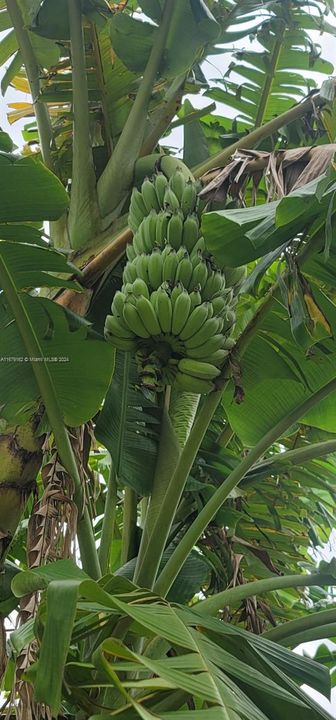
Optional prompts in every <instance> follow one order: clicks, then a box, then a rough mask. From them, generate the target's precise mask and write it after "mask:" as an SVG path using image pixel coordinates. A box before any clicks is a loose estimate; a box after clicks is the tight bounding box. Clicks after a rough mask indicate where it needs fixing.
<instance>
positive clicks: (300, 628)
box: [263, 576, 336, 646]
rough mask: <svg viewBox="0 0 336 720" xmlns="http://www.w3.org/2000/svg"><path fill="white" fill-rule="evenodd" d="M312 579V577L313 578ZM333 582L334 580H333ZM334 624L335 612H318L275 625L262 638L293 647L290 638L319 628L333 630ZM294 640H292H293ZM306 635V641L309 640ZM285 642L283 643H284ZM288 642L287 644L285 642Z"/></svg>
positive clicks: (332, 610) (335, 621)
mask: <svg viewBox="0 0 336 720" xmlns="http://www.w3.org/2000/svg"><path fill="white" fill-rule="evenodd" d="M313 577H314V576H313ZM334 582H335V580H334ZM335 623H336V610H335V608H332V609H331V610H321V611H320V612H314V613H312V614H311V615H307V616H306V617H300V618H295V620H289V622H286V623H282V624H281V625H277V627H274V628H272V629H271V630H268V631H267V632H265V633H263V637H265V638H267V640H272V642H281V644H283V645H287V644H288V645H291V646H292V645H293V643H292V637H293V636H294V635H297V634H301V633H303V632H307V631H308V630H312V629H316V628H320V627H321V626H324V627H325V626H326V625H329V624H330V625H332V626H333V628H334V629H335ZM293 639H294V638H293ZM309 639H310V638H309V636H308V633H307V640H309ZM284 641H285V642H284ZM286 641H288V642H286Z"/></svg>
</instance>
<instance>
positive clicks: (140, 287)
mask: <svg viewBox="0 0 336 720" xmlns="http://www.w3.org/2000/svg"><path fill="white" fill-rule="evenodd" d="M133 293H134V295H139V296H141V295H143V296H144V297H145V298H147V299H149V292H148V285H147V283H145V281H144V280H143V279H142V278H139V277H137V278H136V280H134V283H133Z"/></svg>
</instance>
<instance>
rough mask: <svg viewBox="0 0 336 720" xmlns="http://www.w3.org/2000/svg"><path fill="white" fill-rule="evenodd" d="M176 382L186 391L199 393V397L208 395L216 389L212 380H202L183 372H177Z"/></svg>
mask: <svg viewBox="0 0 336 720" xmlns="http://www.w3.org/2000/svg"><path fill="white" fill-rule="evenodd" d="M175 382H176V383H177V384H178V385H179V386H180V387H181V388H183V389H184V390H188V391H189V392H193V393H197V395H207V394H208V393H209V392H211V390H214V388H215V386H214V384H213V383H212V382H211V380H202V379H201V378H195V377H192V376H191V375H187V374H186V373H183V372H177V374H176V378H175Z"/></svg>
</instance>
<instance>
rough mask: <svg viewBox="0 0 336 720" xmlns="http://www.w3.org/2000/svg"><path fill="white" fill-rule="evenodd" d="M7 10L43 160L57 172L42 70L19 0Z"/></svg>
mask: <svg viewBox="0 0 336 720" xmlns="http://www.w3.org/2000/svg"><path fill="white" fill-rule="evenodd" d="M7 10H8V13H9V16H10V19H11V21H12V23H13V27H14V30H15V34H16V37H17V39H18V43H19V46H20V51H21V54H22V58H23V62H24V65H25V68H26V73H27V78H28V82H29V87H30V92H31V96H32V102H33V108H34V112H35V117H36V123H37V129H38V134H39V139H40V146H41V153H42V158H43V162H44V163H45V165H46V166H47V168H49V170H52V171H53V172H55V169H54V163H53V159H52V155H51V141H52V129H51V122H50V117H49V113H48V108H47V105H46V104H45V103H44V102H42V100H40V92H41V86H40V71H39V66H38V64H37V61H36V58H35V55H34V51H33V48H32V45H31V42H30V39H29V34H28V31H27V30H26V28H25V26H24V22H23V18H22V14H21V10H20V8H19V5H18V3H17V0H7Z"/></svg>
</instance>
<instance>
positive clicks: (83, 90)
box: [68, 0, 100, 249]
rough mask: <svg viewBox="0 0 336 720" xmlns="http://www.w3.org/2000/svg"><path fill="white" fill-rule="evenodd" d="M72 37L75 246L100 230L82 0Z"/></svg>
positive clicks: (74, 0)
mask: <svg viewBox="0 0 336 720" xmlns="http://www.w3.org/2000/svg"><path fill="white" fill-rule="evenodd" d="M68 13H69V24H70V40H71V64H72V96H73V148H72V176H71V177H72V184H71V198H70V209H69V234H70V241H71V246H72V247H73V248H74V249H78V248H79V247H81V246H82V245H87V244H88V243H89V242H90V241H91V240H92V239H93V238H94V237H95V235H97V232H99V229H100V217H99V210H98V203H97V197H96V176H95V171H94V165H93V156H92V147H91V139H90V118H89V94H88V85H87V75H86V64H85V49H84V35H83V25H82V3H81V0H68Z"/></svg>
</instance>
